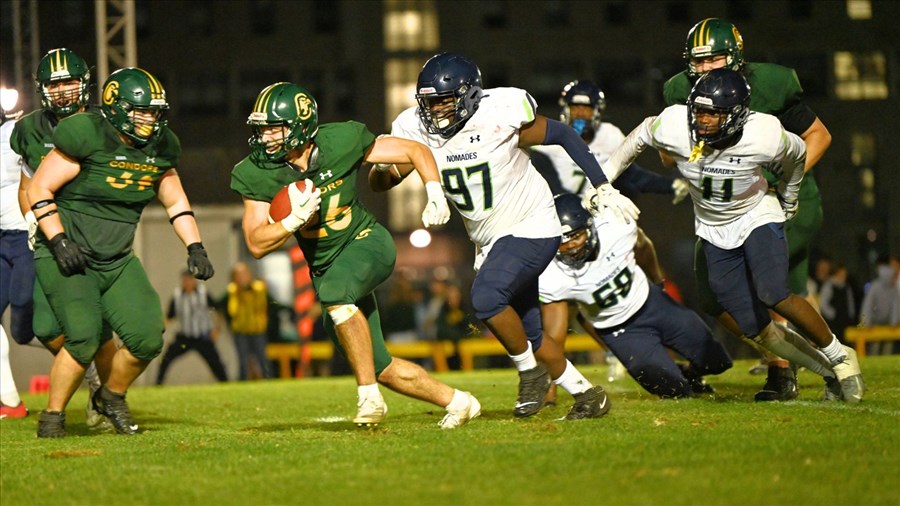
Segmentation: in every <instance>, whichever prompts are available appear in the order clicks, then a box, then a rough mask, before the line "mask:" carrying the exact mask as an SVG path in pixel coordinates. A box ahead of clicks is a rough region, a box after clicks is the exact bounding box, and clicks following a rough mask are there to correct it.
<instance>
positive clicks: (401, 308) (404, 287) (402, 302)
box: [381, 271, 421, 343]
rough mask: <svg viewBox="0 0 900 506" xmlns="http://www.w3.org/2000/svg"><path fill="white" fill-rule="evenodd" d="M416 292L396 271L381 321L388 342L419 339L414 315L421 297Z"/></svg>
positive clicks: (406, 278)
mask: <svg viewBox="0 0 900 506" xmlns="http://www.w3.org/2000/svg"><path fill="white" fill-rule="evenodd" d="M416 292H417V290H416V287H414V286H413V283H412V280H410V278H409V276H408V275H407V274H405V273H403V272H402V271H398V272H397V275H396V276H394V282H393V283H391V285H390V288H389V290H388V301H387V305H386V306H385V308H384V317H383V318H382V319H381V328H382V330H383V331H384V334H385V339H386V340H387V341H388V342H390V343H411V342H413V341H417V340H418V339H419V331H418V324H417V321H416V313H417V306H418V302H419V300H418V299H421V297H420V296H419V294H417V293H416Z"/></svg>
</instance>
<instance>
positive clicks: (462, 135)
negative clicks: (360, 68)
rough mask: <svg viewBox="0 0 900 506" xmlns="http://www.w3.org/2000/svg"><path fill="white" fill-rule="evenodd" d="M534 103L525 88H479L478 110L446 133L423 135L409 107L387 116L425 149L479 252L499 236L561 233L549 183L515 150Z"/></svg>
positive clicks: (394, 130)
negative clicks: (450, 134) (393, 117)
mask: <svg viewBox="0 0 900 506" xmlns="http://www.w3.org/2000/svg"><path fill="white" fill-rule="evenodd" d="M536 108H537V106H536V105H535V102H534V99H533V98H531V96H530V95H529V94H528V93H527V92H526V91H525V90H521V89H518V88H492V89H488V90H484V95H483V96H482V98H481V102H480V104H479V106H478V110H477V111H476V112H475V114H473V115H472V117H471V118H470V119H469V120H468V122H467V123H466V124H465V126H463V128H462V129H461V130H460V131H459V132H457V133H456V135H454V136H453V137H452V138H450V139H444V138H443V137H441V136H439V135H432V134H429V133H428V132H427V131H426V130H425V128H424V127H423V126H422V123H421V122H420V121H419V116H418V115H417V114H416V107H411V108H409V109H407V110H405V111H403V112H402V113H401V114H400V115H399V116H398V117H397V119H396V120H394V123H393V126H392V129H391V135H393V136H396V137H402V138H405V139H412V140H415V141H418V142H421V143H423V144H425V145H427V146H428V147H430V148H431V150H432V153H433V154H434V158H435V160H436V161H437V166H438V169H439V171H440V173H441V184H442V185H443V187H444V193H445V194H446V195H447V198H448V199H449V200H450V201H451V202H452V203H453V205H454V206H455V207H456V209H457V210H458V211H459V213H460V214H461V215H462V217H463V221H464V222H465V225H466V230H467V231H468V233H469V238H471V239H472V242H474V243H475V245H476V246H477V247H478V250H479V256H481V257H483V256H484V255H486V252H487V250H489V248H490V246H491V245H492V244H493V243H494V241H496V240H497V239H498V238H500V237H503V236H506V235H514V236H516V237H524V238H544V237H555V236H558V235H560V233H561V231H560V224H559V218H557V216H556V208H555V207H554V204H553V195H552V194H551V193H550V188H549V187H548V186H547V183H546V182H545V181H544V179H543V178H542V177H541V175H540V174H539V173H538V172H537V170H535V169H534V167H532V165H531V158H530V157H529V156H528V153H526V152H525V151H524V150H523V149H521V148H519V129H520V128H521V127H522V126H523V125H526V124H528V123H530V122H532V121H534V117H535V110H536ZM478 263H479V260H478V259H476V266H477V264H478Z"/></svg>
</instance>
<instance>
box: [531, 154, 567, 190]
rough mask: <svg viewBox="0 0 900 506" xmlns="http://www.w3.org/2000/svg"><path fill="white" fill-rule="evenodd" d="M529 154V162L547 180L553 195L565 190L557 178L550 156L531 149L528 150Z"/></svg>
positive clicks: (557, 174)
mask: <svg viewBox="0 0 900 506" xmlns="http://www.w3.org/2000/svg"><path fill="white" fill-rule="evenodd" d="M530 154H531V164H532V165H534V168H535V169H537V171H538V174H540V175H541V177H543V178H544V180H545V181H547V186H549V187H550V191H551V192H553V194H554V195H557V194H559V193H562V192H563V191H565V190H564V189H563V186H562V182H561V181H560V180H559V173H557V172H556V167H554V166H553V162H551V161H550V157H548V156H547V155H545V154H544V153H541V152H539V151H536V150H533V149H532V150H530Z"/></svg>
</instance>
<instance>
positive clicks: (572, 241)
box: [553, 193, 600, 269]
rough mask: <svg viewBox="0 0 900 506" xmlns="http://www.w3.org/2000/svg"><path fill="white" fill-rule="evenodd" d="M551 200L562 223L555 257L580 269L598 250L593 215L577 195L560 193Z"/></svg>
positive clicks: (592, 258)
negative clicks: (560, 238) (559, 242)
mask: <svg viewBox="0 0 900 506" xmlns="http://www.w3.org/2000/svg"><path fill="white" fill-rule="evenodd" d="M553 200H554V204H555V205H556V214H557V215H558V216H559V222H560V224H561V225H562V243H561V244H560V246H559V250H558V251H557V253H556V258H557V259H558V260H559V261H560V262H562V263H563V264H565V265H568V266H569V267H572V268H574V269H580V268H581V267H583V266H584V264H585V262H588V261H593V260H596V258H597V254H598V253H599V251H600V240H599V239H598V238H597V233H596V232H595V231H594V217H593V216H592V215H591V213H590V212H588V210H587V209H585V208H584V206H583V205H582V204H581V197H579V196H578V195H575V194H573V193H561V194H559V195H557V196H556V197H554V199H553Z"/></svg>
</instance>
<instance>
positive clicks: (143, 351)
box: [98, 333, 163, 362]
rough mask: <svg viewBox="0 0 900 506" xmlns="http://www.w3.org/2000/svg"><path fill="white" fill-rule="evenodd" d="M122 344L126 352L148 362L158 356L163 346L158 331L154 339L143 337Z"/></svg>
mask: <svg viewBox="0 0 900 506" xmlns="http://www.w3.org/2000/svg"><path fill="white" fill-rule="evenodd" d="M98 342H99V341H98ZM123 343H124V342H123ZM124 344H125V347H126V348H127V349H128V352H129V353H131V354H132V355H134V357H135V358H137V359H140V360H144V361H147V362H149V361H151V360H153V359H154V358H156V357H158V356H159V354H160V353H162V348H163V339H162V333H160V335H159V336H158V337H157V338H155V339H150V338H144V339H141V340H140V342H138V343H136V344H135V343H133V342H132V343H124ZM129 344H131V345H130V346H129ZM98 349H99V347H98Z"/></svg>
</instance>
